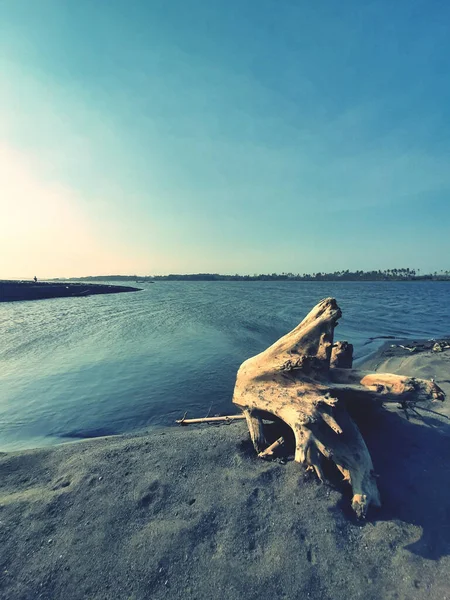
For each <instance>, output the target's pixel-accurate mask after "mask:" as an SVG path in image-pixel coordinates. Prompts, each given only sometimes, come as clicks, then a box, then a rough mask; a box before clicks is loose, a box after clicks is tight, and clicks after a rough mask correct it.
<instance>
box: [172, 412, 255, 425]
mask: <svg viewBox="0 0 450 600" xmlns="http://www.w3.org/2000/svg"><path fill="white" fill-rule="evenodd" d="M243 419H245V415H227V416H224V417H201V418H199V419H186V413H185V415H184V417H183V418H182V419H177V420H176V423H178V424H179V425H192V424H194V423H218V422H219V423H220V422H223V423H226V422H230V421H238V420H241V421H242V420H243Z"/></svg>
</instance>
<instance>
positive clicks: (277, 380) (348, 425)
mask: <svg viewBox="0 0 450 600" xmlns="http://www.w3.org/2000/svg"><path fill="white" fill-rule="evenodd" d="M340 317H341V310H340V308H339V306H338V305H337V302H336V300H335V299H334V298H325V299H324V300H322V301H321V302H319V304H317V306H315V307H314V308H313V309H312V311H311V312H310V313H309V314H308V315H307V316H306V317H305V319H303V321H302V322H301V323H300V324H299V325H298V326H297V327H296V328H295V329H293V330H292V331H291V332H290V333H288V334H287V335H285V336H283V337H282V338H280V339H279V340H278V341H277V342H275V343H274V344H272V345H271V346H270V347H269V348H267V349H266V350H265V351H264V352H261V353H260V354H258V355H256V356H254V357H252V358H249V359H248V360H246V361H245V362H244V363H242V365H241V367H240V368H239V371H238V374H237V378H236V385H235V389H234V395H233V402H234V404H236V405H237V406H239V407H240V408H241V409H242V410H243V412H244V415H245V418H246V419H247V424H248V428H249V432H250V436H251V439H252V441H253V444H254V446H255V449H256V451H257V452H258V453H260V452H262V450H263V448H264V445H265V439H264V424H263V421H262V418H263V416H264V415H267V413H269V414H272V415H275V416H276V417H278V418H279V419H281V420H282V421H284V422H285V423H286V424H288V425H289V426H290V427H291V429H292V430H293V432H294V436H295V460H296V461H297V462H300V463H304V464H305V465H306V466H307V467H308V468H311V469H313V470H314V471H315V472H316V474H317V476H318V477H319V478H320V479H323V472H322V468H321V456H324V457H326V458H328V459H330V460H332V461H333V462H334V463H335V464H336V466H337V467H338V469H339V470H340V472H341V473H342V474H343V476H344V479H346V480H347V481H349V482H350V484H351V486H352V488H353V500H352V507H353V509H354V511H355V512H356V514H357V515H358V516H359V517H364V516H365V514H366V512H367V509H368V507H369V506H370V505H371V504H373V505H375V506H379V505H380V497H379V493H378V488H377V484H376V476H375V474H374V470H373V464H372V459H371V457H370V454H369V451H368V449H367V446H366V444H365V442H364V439H363V437H362V435H361V433H360V431H359V429H358V427H357V425H356V423H355V422H354V421H353V419H352V418H351V416H350V414H349V412H348V410H347V409H348V405H349V403H351V402H352V401H360V400H361V399H363V398H366V399H367V400H369V401H376V402H380V403H383V402H392V401H395V402H400V403H402V404H408V403H415V402H420V401H422V400H430V399H432V400H442V399H444V394H443V392H442V390H441V389H440V388H439V387H438V386H437V385H436V384H435V383H434V382H433V381H426V380H423V379H415V378H412V377H404V376H401V375H392V374H388V373H387V374H386V373H383V374H379V373H365V372H362V371H359V370H357V369H351V366H352V350H353V349H352V346H351V344H348V343H347V342H337V343H336V344H335V345H333V336H334V329H335V327H336V325H337V322H338V319H339V318H340ZM333 366H334V368H333ZM264 418H265V417H264Z"/></svg>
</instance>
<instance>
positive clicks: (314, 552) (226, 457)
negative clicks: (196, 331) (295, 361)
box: [0, 340, 450, 600]
mask: <svg viewBox="0 0 450 600" xmlns="http://www.w3.org/2000/svg"><path fill="white" fill-rule="evenodd" d="M395 343H397V342H396V341H395ZM390 344H391V340H388V342H387V343H386V344H385V346H389V345H390ZM373 366H376V367H377V370H380V371H391V372H399V373H404V374H409V375H412V376H417V377H426V378H429V377H433V376H434V377H435V378H436V380H437V382H438V384H439V385H440V386H441V387H442V388H443V389H444V391H445V392H446V393H447V402H444V403H442V404H441V403H439V404H434V403H433V404H430V406H429V409H430V410H432V411H433V412H426V411H424V412H422V413H421V414H422V417H423V418H419V417H416V416H414V415H412V416H410V418H409V420H408V419H407V418H405V416H404V414H403V413H402V411H398V410H396V409H395V408H390V409H389V410H380V411H375V412H374V413H373V414H371V415H370V419H369V420H368V421H367V422H365V423H364V424H363V425H362V426H361V429H362V431H363V435H364V438H365V439H366V441H367V444H368V446H369V450H370V452H371V455H372V458H373V460H374V464H375V469H376V471H377V473H378V474H379V488H380V493H381V496H382V503H383V505H382V507H381V509H378V510H376V509H373V510H372V511H371V512H370V513H369V515H368V519H367V521H365V522H359V521H356V520H355V519H354V517H353V515H352V512H351V510H350V508H349V499H350V489H349V487H348V486H346V485H345V484H344V483H342V482H341V481H340V478H337V477H335V474H333V473H330V480H329V482H328V483H325V484H320V483H319V482H318V481H317V480H316V478H315V477H313V476H312V475H311V474H309V473H307V472H305V470H304V469H303V468H302V467H301V466H300V465H298V464H297V463H294V462H293V461H292V460H290V457H287V460H284V459H283V460H280V459H278V460H273V461H263V460H261V459H258V458H257V457H256V455H255V453H254V450H253V447H252V445H251V443H250V441H249V435H248V431H247V428H246V425H245V423H243V422H234V423H231V424H230V425H220V426H212V425H207V426H205V425H199V426H189V427H175V426H174V427H168V428H162V429H151V430H150V431H146V430H143V431H141V432H139V433H133V434H125V435H119V436H111V437H105V438H95V439H90V440H83V441H79V442H77V443H65V444H61V445H58V446H54V447H51V448H43V449H38V450H25V451H20V452H11V453H1V454H0V546H1V547H2V553H1V554H0V597H5V598H8V599H9V600H25V599H27V600H28V599H29V598H35V597H36V598H42V599H48V600H50V599H51V600H59V599H61V600H62V599H63V598H64V599H65V598H70V599H71V600H78V598H80V599H81V598H90V599H95V600H100V599H105V600H106V599H107V598H117V599H118V600H122V599H123V600H129V599H132V600H144V599H147V598H152V599H153V598H154V599H156V600H158V599H159V598H170V599H171V600H172V599H176V598H183V599H187V600H189V599H194V598H195V599H197V600H200V599H205V600H206V599H208V600H210V599H211V598H221V599H224V600H228V599H230V600H234V599H236V600H237V599H239V600H242V598H251V599H252V600H253V599H255V600H256V599H257V598H264V597H273V598H280V599H281V598H284V599H286V600H287V599H290V598H297V597H298V598H309V599H313V600H319V599H320V600H322V599H324V600H344V599H345V600H349V599H356V598H358V599H359V598H361V599H362V598H365V599H366V598H367V599H369V600H379V599H380V598H386V599H387V600H395V599H400V598H405V599H410V600H421V599H424V600H425V599H427V600H444V599H445V598H450V593H449V590H450V522H449V518H448V507H449V506H450V490H449V489H448V485H447V483H448V481H449V480H450V466H449V461H448V457H449V456H450V406H449V405H450V350H444V351H443V352H431V351H430V350H423V351H417V353H414V352H413V353H411V352H409V351H408V350H405V349H403V348H398V349H395V348H394V349H392V348H388V347H384V349H383V348H382V349H381V350H380V351H378V352H377V353H376V355H375V356H373V357H371V358H370V359H369V360H368V361H366V363H364V364H363V365H362V366H361V365H359V367H360V368H367V369H371V368H373ZM271 435H273V436H275V435H276V431H275V430H274V431H273V432H272V433H271Z"/></svg>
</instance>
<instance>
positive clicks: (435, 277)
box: [54, 269, 450, 283]
mask: <svg viewBox="0 0 450 600" xmlns="http://www.w3.org/2000/svg"><path fill="white" fill-rule="evenodd" d="M80 280H82V281H134V282H136V283H155V282H156V281H302V282H318V281H324V282H393V281H405V282H410V281H433V282H435V281H450V272H449V271H445V272H441V273H437V272H436V273H429V274H425V275H418V274H417V273H416V272H415V271H414V270H409V269H398V270H394V271H355V272H350V271H341V272H336V273H313V274H307V273H305V274H303V275H300V274H298V273H297V274H294V273H281V274H280V273H272V274H260V275H237V274H236V275H226V274H225V275H224V274H220V273H189V274H179V273H178V274H177V273H172V274H169V275H90V276H86V277H79V278H75V277H73V278H67V279H55V280H54V281H80Z"/></svg>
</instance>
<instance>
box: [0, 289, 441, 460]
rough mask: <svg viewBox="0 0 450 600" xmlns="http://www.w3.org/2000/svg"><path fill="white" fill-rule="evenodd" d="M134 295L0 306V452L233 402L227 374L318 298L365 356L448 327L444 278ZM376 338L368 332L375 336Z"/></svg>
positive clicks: (160, 421)
mask: <svg viewBox="0 0 450 600" xmlns="http://www.w3.org/2000/svg"><path fill="white" fill-rule="evenodd" d="M142 287H144V288H145V289H144V290H143V291H142V292H138V293H133V294H117V295H105V296H90V297H87V298H56V299H51V300H39V301H33V302H14V303H3V304H0V449H1V450H11V449H21V448H29V447H35V446H42V445H47V444H52V443H55V442H61V441H67V440H69V439H77V438H83V437H92V436H96V435H106V434H115V433H122V432H129V431H132V430H136V429H139V428H142V427H147V426H158V425H166V424H170V423H173V421H174V420H175V419H176V418H179V417H180V416H182V415H183V413H184V412H185V411H188V414H189V416H192V417H193V416H205V415H206V414H207V413H208V411H209V412H210V414H217V413H220V412H224V411H227V412H229V411H232V412H234V409H233V407H232V405H231V396H232V393H233V386H234V381H235V377H236V371H237V369H238V367H239V365H240V364H241V362H242V361H243V360H245V359H246V358H248V357H249V356H252V355H254V354H256V353H257V352H260V351H262V350H264V349H265V348H266V347H267V346H268V345H269V344H271V343H273V342H274V341H275V340H276V339H278V338H279V337H280V336H281V335H283V334H285V333H287V332H288V331H290V330H291V329H292V328H293V327H295V326H296V325H297V324H298V323H299V322H300V320H301V319H302V318H303V317H304V316H305V314H306V313H307V312H308V311H309V310H310V309H311V308H312V307H313V306H314V305H315V304H316V303H317V302H318V301H319V300H321V299H322V298H324V297H326V296H334V297H336V298H337V300H338V303H339V305H340V306H341V308H342V311H343V318H342V319H341V321H340V324H339V327H338V329H337V330H336V339H348V340H349V341H351V342H352V343H353V344H354V345H355V353H356V357H357V358H359V359H362V358H364V357H365V356H367V355H369V354H370V353H371V352H373V351H374V350H376V348H377V347H378V346H379V345H380V344H381V343H384V342H385V339H382V337H383V336H394V337H396V338H414V337H418V338H426V339H429V338H431V337H439V336H443V335H448V334H449V333H450V302H449V300H450V294H449V292H450V282H390V283H388V282H386V283H385V282H373V283H372V282H370V283H369V282H365V283H356V282H345V283H336V282H317V283H316V282H257V281H255V282H234V281H223V282H222V281H219V282H157V283H155V284H142ZM373 338H377V339H373Z"/></svg>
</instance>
